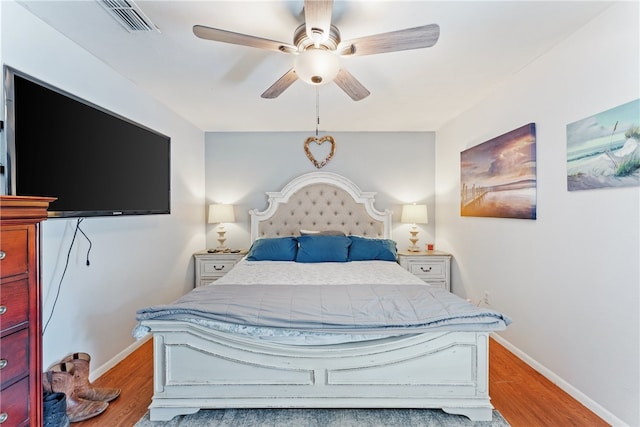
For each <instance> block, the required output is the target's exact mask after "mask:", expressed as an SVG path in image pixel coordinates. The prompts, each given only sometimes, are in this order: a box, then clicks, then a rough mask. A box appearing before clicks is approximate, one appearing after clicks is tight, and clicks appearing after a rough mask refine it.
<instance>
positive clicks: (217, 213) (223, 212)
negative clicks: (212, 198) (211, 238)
mask: <svg viewBox="0 0 640 427" xmlns="http://www.w3.org/2000/svg"><path fill="white" fill-rule="evenodd" d="M222 222H236V217H235V216H234V214H233V205H225V204H213V205H209V223H210V224H216V223H222Z"/></svg>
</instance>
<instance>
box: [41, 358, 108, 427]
mask: <svg viewBox="0 0 640 427" xmlns="http://www.w3.org/2000/svg"><path fill="white" fill-rule="evenodd" d="M74 371H75V368H74V366H73V363H59V364H56V365H53V366H51V367H50V368H49V370H48V371H47V372H45V373H44V375H43V378H42V386H43V388H44V391H45V392H52V393H64V394H65V395H66V400H67V410H66V412H67V416H68V417H69V421H70V422H72V423H75V422H78V421H83V420H86V419H89V418H92V417H95V416H96V415H99V414H101V413H103V412H104V411H105V409H107V406H109V404H108V403H107V402H94V401H91V400H85V399H82V398H80V397H78V396H77V395H76V394H75V391H74V379H73V374H74Z"/></svg>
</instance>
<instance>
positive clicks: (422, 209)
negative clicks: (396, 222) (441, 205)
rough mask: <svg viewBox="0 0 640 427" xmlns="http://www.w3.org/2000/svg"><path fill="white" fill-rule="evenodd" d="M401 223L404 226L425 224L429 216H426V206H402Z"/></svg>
mask: <svg viewBox="0 0 640 427" xmlns="http://www.w3.org/2000/svg"><path fill="white" fill-rule="evenodd" d="M400 221H401V222H404V223H406V224H427V223H428V222H429V215H428V214H427V205H416V204H415V203H414V204H412V205H404V206H402V216H401V218H400Z"/></svg>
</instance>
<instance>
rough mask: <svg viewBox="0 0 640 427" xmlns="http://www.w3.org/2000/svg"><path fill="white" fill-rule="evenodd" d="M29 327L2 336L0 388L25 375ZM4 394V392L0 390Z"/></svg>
mask: <svg viewBox="0 0 640 427" xmlns="http://www.w3.org/2000/svg"><path fill="white" fill-rule="evenodd" d="M28 348H29V328H24V329H22V330H21V331H18V332H15V333H13V334H11V335H7V336H6V337H3V338H2V340H1V341H0V388H3V389H4V388H5V387H6V386H7V385H8V384H12V383H14V382H15V381H16V380H17V379H18V378H21V377H24V376H27V375H28V373H29V371H28V368H29V361H28V360H27V358H28V355H27V349H28ZM2 394H3V395H4V392H2Z"/></svg>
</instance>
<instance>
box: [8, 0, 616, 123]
mask: <svg viewBox="0 0 640 427" xmlns="http://www.w3.org/2000/svg"><path fill="white" fill-rule="evenodd" d="M20 3H21V4H22V5H23V6H24V7H26V8H27V9H28V10H30V11H31V12H32V13H33V14H35V15H36V16H38V17H40V18H41V19H42V20H44V21H45V22H47V23H48V24H49V25H51V26H52V27H54V28H56V29H57V30H58V31H59V32H61V33H62V34H64V35H66V36H67V37H68V38H69V39H71V40H73V41H74V42H75V43H77V44H78V45H80V46H82V47H83V48H85V49H86V50H88V51H89V52H91V53H92V54H93V55H95V56H96V57H98V58H100V59H101V60H102V61H104V62H105V63H106V64H108V65H109V66H110V67H111V68H113V69H114V70H116V71H117V72H119V73H120V74H122V75H123V76H125V77H126V78H127V79H129V80H131V81H132V82H134V83H135V84H136V85H138V86H139V87H141V88H142V89H144V90H145V91H147V92H148V93H150V94H151V95H152V96H154V97H155V98H156V99H158V100H159V101H160V102H162V103H163V104H165V105H167V106H168V107H169V108H171V109H172V110H174V111H175V112H176V113H177V114H179V115H180V116H182V117H184V118H186V119H187V120H188V121H190V122H192V123H193V124H195V125H196V126H198V127H199V128H200V129H202V130H205V131H313V130H315V126H316V118H315V115H316V89H315V87H312V86H309V85H306V84H305V83H303V82H301V81H297V82H295V83H294V84H293V85H292V86H291V87H290V88H289V89H287V90H286V91H285V92H284V93H283V94H282V95H280V96H279V97H278V98H276V99H270V100H268V99H262V98H260V94H261V93H262V92H264V90H265V89H267V88H268V87H269V86H271V84H273V83H274V82H275V81H276V80H277V79H278V78H279V77H280V76H282V75H283V74H284V73H285V72H286V71H287V70H288V69H289V68H291V66H292V63H293V57H292V56H290V55H287V54H281V53H278V52H272V51H266V50H260V49H255V48H250V47H245V46H237V45H230V44H225V43H218V42H212V41H207V40H202V39H199V38H197V37H195V36H194V35H193V32H192V26H193V25H194V24H200V25H205V26H210V27H215V28H221V29H225V30H230V31H234V32H239V33H245V34H250V35H253V36H258V37H262V38H266V39H271V40H276V41H282V42H287V43H292V42H293V40H292V38H293V31H294V30H295V28H296V27H297V26H298V25H300V24H301V23H303V21H304V19H303V12H302V6H303V2H302V1H301V0H300V1H289V2H287V1H254V2H248V1H237V0H236V1H176V0H173V1H167V0H164V1H144V0H138V1H137V2H136V4H137V5H138V7H139V8H140V9H141V10H142V11H143V12H144V14H146V16H147V17H148V18H149V19H150V20H151V21H152V22H153V23H154V24H155V25H156V26H157V27H158V29H159V32H145V33H129V32H128V31H126V30H125V29H124V28H123V27H122V26H121V25H120V24H119V23H117V22H116V21H115V20H114V19H113V18H112V17H111V15H109V14H108V13H107V12H106V11H105V10H104V9H103V8H102V7H101V6H100V5H99V4H98V3H97V2H96V1H93V0H85V1H28V0H27V1H20ZM610 4H611V2H595V1H440V2H435V1H399V0H395V1H336V3H335V5H334V14H333V24H334V25H336V26H337V27H338V28H339V29H340V32H341V34H342V39H343V40H348V39H352V38H356V37H361V36H366V35H371V34H378V33H383V32H388V31H394V30H399V29H404V28H410V27H415V26H419V25H424V24H431V23H437V24H439V25H440V40H439V41H438V43H437V44H436V45H435V46H434V47H432V48H428V49H420V50H410V51H403V52H394V53H386V54H381V55H371V56H360V57H352V58H344V59H343V66H346V67H347V69H348V70H349V71H350V72H351V73H352V74H353V75H354V76H355V77H356V78H357V79H358V80H359V81H360V82H361V83H362V84H364V85H365V86H366V87H367V88H368V89H369V90H370V91H371V95H370V96H369V97H367V98H365V99H364V100H362V101H358V102H355V101H352V100H351V99H350V98H349V97H348V96H347V95H346V94H345V93H344V92H342V91H341V90H340V89H339V88H338V87H337V86H336V85H335V84H333V83H331V84H328V85H325V86H322V87H320V90H319V100H320V101H319V105H320V109H319V111H320V130H321V131H434V130H437V129H438V128H439V127H441V126H442V125H443V124H445V123H446V122H447V121H449V120H451V119H452V118H454V117H456V116H457V115H458V114H460V113H461V112H463V111H464V110H466V109H468V108H470V107H471V106H473V105H474V104H476V103H477V102H479V101H480V100H481V99H483V98H484V97H485V96H486V95H487V94H488V93H490V92H491V91H492V90H493V89H494V88H496V86H498V85H500V84H501V83H502V82H504V81H505V80H508V79H509V78H510V77H511V76H513V75H514V74H516V73H517V72H518V71H519V70H521V69H522V68H523V67H525V66H527V65H528V64H530V63H531V62H532V61H535V60H536V58H537V57H539V56H540V55H542V54H544V53H545V52H547V51H548V50H549V49H551V48H553V46H555V45H556V44H558V43H559V42H561V41H562V40H564V39H566V38H567V37H569V36H570V35H571V34H572V33H574V32H575V31H576V30H577V29H578V28H580V27H581V26H583V25H584V24H586V23H587V22H588V21H589V20H591V19H592V18H594V17H595V16H596V15H598V14H600V13H601V12H602V11H603V10H604V9H606V8H607V7H608V6H609V5H610ZM621 25H624V24H623V23H621ZM541 78H544V77H543V76H541Z"/></svg>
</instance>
